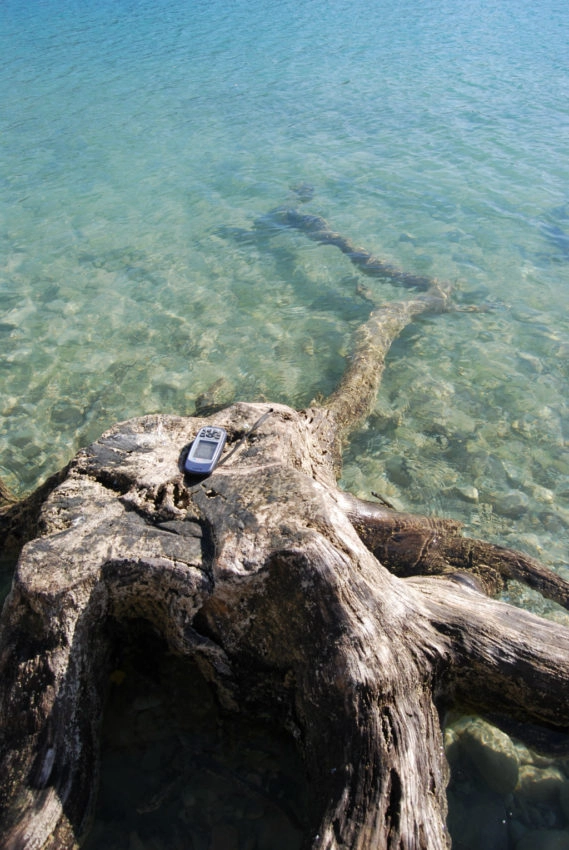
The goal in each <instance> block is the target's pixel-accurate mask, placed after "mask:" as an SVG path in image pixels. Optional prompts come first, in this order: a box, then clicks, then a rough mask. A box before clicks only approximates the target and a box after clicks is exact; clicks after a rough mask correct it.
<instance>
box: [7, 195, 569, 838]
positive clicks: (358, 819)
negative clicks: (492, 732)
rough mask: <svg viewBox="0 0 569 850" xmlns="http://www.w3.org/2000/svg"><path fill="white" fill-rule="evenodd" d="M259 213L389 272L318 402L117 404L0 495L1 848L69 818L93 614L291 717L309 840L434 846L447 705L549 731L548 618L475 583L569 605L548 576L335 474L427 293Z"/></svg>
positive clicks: (98, 624) (554, 654) (104, 635)
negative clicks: (95, 430)
mask: <svg viewBox="0 0 569 850" xmlns="http://www.w3.org/2000/svg"><path fill="white" fill-rule="evenodd" d="M276 217H277V219H278V220H279V221H280V222H281V223H284V225H285V226H293V227H299V228H300V229H301V230H303V231H304V232H306V233H307V235H308V236H309V237H310V238H312V239H316V240H317V241H321V242H324V243H327V244H333V245H336V247H339V248H340V249H341V250H342V251H343V252H344V253H346V254H347V255H348V256H349V257H350V259H352V260H353V261H354V262H355V263H356V264H357V265H360V266H365V267H366V270H367V271H368V273H370V272H371V271H372V267H375V269H376V271H377V273H378V274H380V275H381V276H383V277H388V278H390V279H391V280H393V281H395V282H396V283H402V284H403V285H405V286H407V285H409V286H410V287H411V288H413V291H412V292H411V295H410V297H409V298H408V299H407V300H403V301H392V302H389V303H387V304H385V305H383V306H381V307H378V308H376V309H374V310H373V311H372V313H371V316H370V318H369V321H368V322H367V323H365V324H364V325H363V326H362V327H361V329H360V331H359V333H358V338H357V341H356V344H355V349H354V354H353V356H352V359H351V361H350V363H349V365H348V367H347V369H346V372H345V374H344V376H343V378H342V380H341V382H340V384H339V386H338V388H337V389H336V391H335V392H334V393H333V394H332V395H331V396H330V397H329V398H328V399H326V400H324V401H323V402H322V403H320V404H318V405H314V406H311V407H310V408H309V409H306V410H300V411H297V410H293V409H291V408H289V407H286V406H284V405H280V404H279V405H276V404H275V405H268V404H246V403H236V404H233V405H232V406H230V407H227V408H225V409H223V410H221V411H218V412H217V413H216V414H213V415H210V416H209V417H207V416H203V415H202V416H200V415H197V416H194V417H179V416H165V415H153V416H145V417H142V418H139V419H134V420H131V421H129V422H126V423H123V424H120V425H117V426H115V427H113V428H112V429H111V430H109V431H108V432H106V433H105V434H104V435H103V436H102V437H101V438H100V439H99V440H98V441H97V442H95V443H94V444H93V445H91V446H90V447H88V448H87V449H85V450H83V451H81V452H80V453H79V454H78V455H77V456H76V457H75V459H74V460H73V461H72V462H71V464H70V465H69V467H68V468H67V469H66V470H64V471H63V472H62V473H60V474H59V475H58V476H56V477H55V478H54V479H52V480H51V481H50V482H48V483H47V484H46V485H45V486H44V488H43V489H42V490H41V491H38V492H37V493H35V494H33V495H32V496H30V497H29V498H28V499H25V500H23V501H19V502H17V501H15V500H10V497H9V494H8V493H6V492H4V493H3V498H4V502H5V506H4V508H3V509H2V511H1V512H0V522H1V525H2V532H3V535H4V541H5V545H6V546H7V547H9V546H12V547H14V548H15V549H17V548H18V547H20V546H22V544H24V543H25V545H23V548H22V551H21V554H20V557H19V561H18V564H17V568H16V572H15V577H14V582H13V587H12V590H11V593H10V595H9V597H8V599H7V601H6V604H5V606H4V609H3V613H2V620H1V633H0V710H1V717H2V738H1V744H0V846H1V847H2V848H5V850H48V848H53V850H55V848H58V849H59V848H62V849H63V848H65V850H68V848H75V847H77V846H79V844H80V842H81V840H82V837H83V836H84V834H85V831H86V830H87V829H88V826H89V818H90V816H91V814H92V811H93V804H94V798H95V794H96V787H97V782H96V778H97V763H98V740H99V728H100V718H101V714H102V711H103V707H104V702H105V694H106V688H107V683H108V679H109V673H110V669H111V658H112V655H113V645H112V643H113V635H114V634H116V630H115V629H113V628H112V624H113V623H116V622H117V621H120V622H121V623H123V624H127V623H128V622H129V620H135V619H137V620H139V619H140V618H143V619H145V620H147V621H148V622H150V623H151V624H152V625H153V627H154V628H155V629H156V630H157V631H158V633H159V634H160V635H161V636H162V637H163V638H164V639H165V640H166V641H167V644H168V646H169V649H170V651H171V652H173V653H176V654H178V655H180V656H183V657H187V658H189V659H191V660H192V662H193V663H194V664H197V665H198V667H199V669H200V670H201V672H202V674H203V675H204V676H205V678H206V679H207V680H208V681H209V682H210V684H211V686H212V688H213V689H214V692H215V694H216V696H217V699H218V700H219V703H220V705H221V706H222V707H223V709H224V710H225V711H228V712H234V711H247V712H251V713H253V714H255V713H257V714H258V715H266V714H267V713H270V714H271V715H272V717H273V718H274V719H275V720H276V721H277V722H278V723H279V724H281V725H282V727H283V728H284V729H286V730H288V732H290V733H291V735H293V736H294V739H295V740H296V742H297V745H298V747H299V750H300V752H301V754H302V757H303V759H304V763H305V766H306V771H307V774H308V776H309V777H310V782H311V785H312V787H313V788H314V806H313V817H312V821H313V822H312V828H311V829H310V830H308V833H307V835H306V841H305V846H306V847H307V848H308V847H310V848H312V850H324V849H326V850H333V848H337V850H339V849H340V848H344V850H348V848H349V850H372V848H373V849H374V850H383V848H390V850H395V848H397V850H419V848H422V849H423V850H439V849H440V848H446V847H449V846H450V838H449V834H448V830H447V827H446V821H445V817H446V794H445V789H446V785H447V781H448V767H447V762H446V759H445V754H444V749H443V738H442V728H441V727H442V722H443V719H444V715H445V712H446V711H447V710H448V709H449V708H452V707H457V706H458V707H463V708H468V709H469V710H472V711H480V712H493V713H495V714H502V715H508V716H510V717H512V718H514V719H516V720H521V721H527V722H531V723H536V724H542V725H543V726H545V727H549V728H552V729H556V730H560V731H563V730H567V727H568V725H569V630H568V629H566V628H564V627H562V626H560V625H558V624H554V623H552V622H550V621H547V620H544V619H541V618H539V617H537V616H535V615H533V614H531V613H528V612H526V611H524V610H520V609H517V608H514V607H511V606H509V605H507V604H505V603H504V602H501V601H498V600H496V599H494V598H491V597H492V595H493V594H495V592H496V590H497V589H499V588H500V587H501V586H502V585H503V584H504V582H507V581H508V580H509V579H511V578H516V579H518V580H522V581H526V582H528V583H529V584H531V585H532V586H534V587H536V588H538V589H539V590H541V592H542V593H544V594H545V595H547V596H549V597H551V598H553V599H555V600H557V601H558V602H560V603H561V604H562V605H565V607H569V585H567V584H566V583H565V582H564V581H562V580H561V579H560V578H558V577H557V576H556V575H555V574H554V573H553V572H551V571H549V570H547V569H546V568H545V567H543V566H542V565H540V564H539V563H538V562H536V561H535V560H533V559H531V558H529V557H526V556H524V555H522V554H520V553H516V552H512V551H509V550H506V549H502V548H500V547H497V546H493V545H491V544H488V543H485V542H482V541H477V540H471V539H467V538H464V537H463V536H462V535H461V532H460V525H459V524H458V523H456V522H453V521H451V520H446V519H433V518H427V517H421V516H415V515H410V514H404V513H401V512H398V511H395V510H393V509H391V508H390V507H387V506H384V505H378V504H375V503H371V502H362V501H360V500H358V499H356V498H354V497H353V496H350V495H349V494H347V493H345V492H342V491H341V490H340V489H338V487H337V483H336V482H337V478H338V475H339V472H340V467H341V453H342V446H343V444H344V442H345V440H346V439H347V438H348V436H349V434H350V431H351V430H352V429H354V428H355V427H356V426H357V425H358V424H359V423H361V422H362V420H363V419H364V418H365V416H366V415H367V413H368V411H369V409H370V407H371V405H372V404H373V402H374V399H375V397H376V393H377V390H378V387H379V383H380V379H381V374H382V370H383V366H384V362H385V357H386V354H387V352H388V350H389V347H390V345H391V343H392V341H393V340H394V339H395V338H396V337H397V335H398V334H399V333H400V331H401V330H402V329H403V328H404V327H405V326H406V325H407V324H408V323H409V322H412V321H414V320H415V319H416V318H417V317H418V316H420V315H421V314H422V313H425V312H427V311H435V312H443V311H445V310H446V309H447V307H448V303H449V292H448V290H447V289H446V287H444V286H442V285H440V284H438V283H437V282H436V281H432V280H431V281H429V282H428V285H427V282H426V281H425V279H415V280H413V279H412V276H411V275H405V274H404V273H403V272H399V271H398V270H396V269H393V267H391V266H389V265H388V264H385V263H382V262H381V261H377V260H375V259H374V258H373V257H371V255H370V254H369V253H367V252H364V251H363V249H357V248H354V246H352V244H351V243H350V242H349V241H348V240H346V239H343V238H341V237H339V236H338V235H337V234H334V233H333V231H331V230H330V228H329V227H328V226H327V224H326V222H324V220H323V219H317V218H314V217H310V216H305V217H304V218H303V216H302V214H301V213H299V212H298V211H297V210H292V211H288V212H287V211H286V210H284V211H283V210H280V211H277V214H276ZM421 290H422V291H421ZM418 292H419V294H417V293H418ZM268 412H270V415H269V416H268V417H266V418H265V419H264V421H263V422H262V424H261V425H259V427H258V428H257V429H256V430H255V431H254V433H252V434H250V435H249V436H248V437H247V438H246V439H245V440H243V442H242V443H241V445H240V446H239V448H238V449H237V451H236V452H235V453H234V454H233V455H232V457H231V458H229V459H228V461H227V463H223V464H222V465H220V466H218V468H217V469H216V470H215V471H214V472H213V473H212V474H211V475H210V476H209V477H208V478H206V479H204V480H193V479H190V478H188V477H187V476H185V475H184V473H183V461H184V458H185V453H186V452H187V450H188V446H189V444H190V443H191V441H192V439H193V437H194V436H195V434H196V432H197V430H198V429H199V428H200V427H201V426H202V425H204V424H205V423H207V422H215V423H218V424H220V425H222V426H224V427H225V428H226V429H227V431H228V444H227V448H226V454H228V453H229V451H231V449H232V447H234V446H236V445H237V443H238V442H239V441H240V440H242V438H243V437H244V436H245V435H247V433H248V431H249V430H250V429H251V426H252V425H253V423H254V422H255V421H256V420H258V419H259V417H261V416H262V415H263V414H265V413H268ZM26 540H27V542H25V541H26Z"/></svg>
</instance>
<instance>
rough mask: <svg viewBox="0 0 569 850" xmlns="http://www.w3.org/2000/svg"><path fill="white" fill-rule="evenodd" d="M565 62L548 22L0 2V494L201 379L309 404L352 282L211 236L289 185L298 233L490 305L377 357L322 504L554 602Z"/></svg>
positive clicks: (281, 236)
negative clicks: (300, 190) (510, 551)
mask: <svg viewBox="0 0 569 850" xmlns="http://www.w3.org/2000/svg"><path fill="white" fill-rule="evenodd" d="M568 45H569V7H568V6H567V4H566V3H565V2H564V0H563V1H562V0H544V2H541V3H539V4H537V3H534V2H529V0H503V2H501V3H500V4H496V3H493V2H490V0H472V2H467V0H458V2H453V3H451V2H444V0H442V2H436V3H435V2H432V0H431V2H429V0H427V2H424V0H423V1H422V2H418V0H401V2H399V3H397V4H394V3H388V2H386V0H377V2H373V3H372V2H370V0H355V2H350V3H348V2H341V0H326V2H324V0H311V2H309V3H299V2H292V0H285V1H284V2H279V3H274V2H264V3H255V2H249V3H246V2H239V0H237V1H236V2H233V3H227V2H221V0H213V2H208V3H205V2H195V3H190V2H181V0H173V2H169V3H167V4H166V3H163V2H161V0H156V2H152V3H150V2H137V3H133V2H112V3H111V2H103V0H93V2H91V3H90V4H88V5H87V4H79V3H74V2H71V0H69V2H66V0H51V2H50V0H46V2H41V3H40V2H30V3H27V4H22V3H19V2H16V0H4V2H3V4H2V7H1V9H0V91H1V92H2V97H1V104H2V118H1V120H2V136H1V147H0V187H1V188H0V223H1V224H0V244H1V253H0V311H1V315H0V340H1V347H0V411H1V415H2V419H1V422H0V477H2V478H4V479H5V480H6V481H7V482H8V483H9V484H11V485H12V486H14V487H16V488H19V489H20V490H21V491H26V490H28V489H31V488H32V487H34V486H35V485H36V484H37V483H38V482H39V481H41V480H42V479H43V478H44V477H45V476H46V475H47V474H49V473H51V472H53V471H55V470H56V469H58V468H59V467H60V466H61V465H62V464H64V463H65V462H66V461H67V460H68V459H69V458H70V457H71V456H72V455H73V454H74V452H75V451H76V450H77V449H78V448H79V447H80V446H81V445H84V444H86V443H88V442H89V441H91V440H92V439H95V438H96V437H97V436H98V435H99V433H100V432H101V431H102V430H103V429H104V428H106V427H107V426H109V425H110V424H112V423H113V422H115V421H116V420H118V419H123V418H127V417H130V416H135V415H138V414H143V413H149V412H153V411H164V412H177V413H191V412H192V411H193V409H194V400H195V398H196V396H197V395H198V394H199V393H201V392H204V391H205V390H207V388H208V387H209V386H210V385H211V384H213V383H214V382H215V381H217V380H218V379H219V378H220V377H224V378H225V379H226V380H227V382H228V385H229V386H230V392H231V393H232V394H234V397H235V398H242V399H249V400H255V399H259V398H268V399H272V400H278V401H283V402H286V403H289V404H291V405H293V406H302V405H305V404H307V403H309V402H310V401H311V399H312V398H313V397H314V396H315V395H316V394H318V393H319V392H322V393H326V392H328V391H329V390H330V389H331V388H332V387H333V386H334V385H335V382H336V381H337V379H338V377H339V375H340V374H341V371H342V369H343V366H344V363H345V357H346V355H347V354H348V353H349V350H350V344H351V340H352V338H353V332H354V329H355V327H356V326H357V325H358V323H359V322H361V321H363V320H364V319H365V317H366V314H367V307H366V304H365V303H364V302H363V301H361V300H360V299H358V297H357V295H356V294H355V288H356V283H357V282H358V275H357V273H356V271H355V269H354V267H353V266H351V265H350V263H349V261H348V260H347V259H346V258H345V257H344V256H342V255H341V254H339V252H336V251H335V250H334V249H332V248H330V247H324V246H320V245H317V244H315V243H312V242H309V241H308V240H306V239H305V238H304V237H303V236H302V234H299V233H295V232H286V231H285V232H280V233H276V234H275V233H274V232H271V231H269V230H267V229H266V228H265V229H263V228H262V227H261V228H259V227H258V228H257V230H256V236H255V238H254V239H244V238H240V237H239V233H240V231H241V230H251V229H252V228H254V227H255V222H258V221H259V219H262V217H263V216H264V215H266V213H267V212H268V211H269V210H271V209H272V208H274V207H275V206H278V205H280V204H282V203H284V202H286V200H287V198H290V186H291V184H295V183H297V182H298V181H306V182H308V183H310V184H312V185H313V186H314V187H315V195H314V199H313V200H312V201H311V202H310V203H308V204H306V205H305V209H306V211H307V212H313V213H315V214H318V215H323V216H325V217H326V219H327V220H328V221H329V222H330V225H331V226H332V227H333V228H334V229H335V230H338V231H340V232H341V233H343V234H344V235H346V236H348V237H350V238H351V239H352V240H354V241H355V242H356V243H358V244H361V245H363V246H365V247H366V248H367V249H368V250H370V251H372V252H373V253H374V254H378V255H380V256H382V257H385V259H386V260H388V261H389V262H392V263H394V264H396V265H398V266H400V267H402V268H404V269H406V270H408V271H413V272H418V273H421V274H429V275H433V276H436V277H438V278H442V279H447V280H450V281H453V282H454V284H455V292H456V300H457V302H458V303H460V304H461V305H462V306H463V307H465V308H466V307H468V306H471V305H477V306H480V305H485V306H486V307H489V308H490V309H489V310H488V311H487V312H468V311H466V310H465V311H462V312H456V313H451V314H448V315H445V316H437V317H433V318H428V319H424V320H423V321H421V322H420V323H419V324H417V325H415V326H413V328H411V329H408V330H407V331H406V332H405V333H404V334H403V336H402V337H401V339H400V340H399V341H398V342H397V343H396V344H395V345H394V347H393V350H392V356H391V358H390V366H389V369H388V370H387V372H386V375H385V379H384V384H383V389H382V393H381V397H380V399H379V400H378V404H377V407H376V411H375V412H374V415H373V416H372V417H371V419H370V421H369V423H368V425H367V426H366V428H364V429H362V431H361V432H359V433H358V434H356V435H354V439H353V441H352V445H351V447H350V448H349V450H348V451H347V453H346V463H345V470H344V478H343V484H344V486H346V487H348V488H350V489H352V490H353V491H354V492H357V493H359V494H361V495H367V494H369V491H370V490H371V489H374V490H379V491H381V492H382V493H383V495H385V496H386V497H388V498H389V499H390V500H392V501H394V502H395V503H396V504H397V505H399V506H401V507H404V508H407V509H411V510H418V511H422V512H438V513H442V514H446V515H452V516H455V517H458V518H459V519H462V520H463V521H464V522H465V524H466V527H467V530H468V531H469V532H470V533H473V534H477V535H479V536H485V537H488V538H491V539H493V540H497V541H499V542H504V543H506V544H508V545H511V546H515V547H517V548H524V549H526V550H527V551H530V552H531V553H532V554H536V555H538V556H539V557H541V558H542V559H543V560H544V561H545V562H546V563H548V564H549V565H550V566H552V567H553V568H555V569H557V570H559V571H560V572H561V573H563V574H567V575H569V570H568V564H569V535H568V520H569V443H568V440H569V434H568V424H567V399H568V398H569V392H568V389H569V387H568V384H569V366H568V362H569V318H568V310H567V307H568V304H569V190H568V186H569V180H568V177H569V105H568V104H569V71H568V68H569V48H568ZM365 282H366V283H367V284H368V286H370V287H372V289H373V290H374V292H375V293H376V295H377V297H378V299H382V298H386V299H387V298H399V297H403V296H404V295H405V293H401V292H398V291H397V290H396V289H395V288H394V287H392V286H391V285H389V284H383V283H381V282H380V281H371V282H370V280H369V279H368V280H367V281H365ZM512 596H513V597H514V598H515V600H516V601H517V602H521V603H522V604H525V605H530V606H533V607H535V608H537V610H540V611H541V612H542V613H545V614H546V615H547V616H551V617H556V618H562V617H563V616H564V615H562V614H561V613H560V612H559V611H558V610H556V609H555V606H552V605H549V604H544V603H543V602H542V601H541V600H540V599H539V598H538V597H534V596H530V595H528V594H526V593H522V592H521V591H519V592H518V591H517V590H515V589H514V590H513V591H512Z"/></svg>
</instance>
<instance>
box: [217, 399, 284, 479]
mask: <svg viewBox="0 0 569 850" xmlns="http://www.w3.org/2000/svg"><path fill="white" fill-rule="evenodd" d="M271 413H273V408H272V407H270V408H269V409H268V410H267V412H266V413H263V415H262V416H260V417H259V418H258V419H257V421H256V422H254V423H253V425H251V427H250V428H249V430H248V431H247V433H246V434H243V436H242V437H241V439H240V440H238V441H237V442H236V443H235V445H234V446H233V448H232V449H231V451H230V452H229V454H228V455H225V457H224V458H222V459H221V460H220V461H219V463H218V464H217V466H218V467H220V466H221V465H222V464H223V463H225V462H226V461H228V460H229V458H230V457H231V455H234V454H235V452H236V451H237V449H238V448H240V447H241V446H242V445H243V443H244V442H245V440H247V439H248V438H249V437H250V436H251V434H252V433H253V431H256V430H257V428H259V427H260V426H261V425H262V424H263V422H264V421H265V419H268V418H269V416H270V415H271Z"/></svg>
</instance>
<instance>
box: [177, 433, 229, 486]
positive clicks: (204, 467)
mask: <svg viewBox="0 0 569 850" xmlns="http://www.w3.org/2000/svg"><path fill="white" fill-rule="evenodd" d="M226 437H227V431H226V430H225V428H220V427H219V426H217V425H216V426H214V427H210V426H208V427H206V428H200V430H199V431H198V433H197V436H196V438H195V440H194V442H193V443H192V445H191V447H190V451H189V452H188V456H187V458H186V462H185V464H184V469H185V471H186V472H189V473H190V475H209V473H210V472H212V471H213V470H214V469H215V467H216V466H217V463H218V461H219V458H220V456H221V452H222V451H223V447H224V445H225V439H226Z"/></svg>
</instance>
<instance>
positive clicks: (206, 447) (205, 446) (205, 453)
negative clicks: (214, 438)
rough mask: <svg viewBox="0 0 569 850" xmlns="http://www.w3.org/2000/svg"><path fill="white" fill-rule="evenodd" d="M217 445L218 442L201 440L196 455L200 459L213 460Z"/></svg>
mask: <svg viewBox="0 0 569 850" xmlns="http://www.w3.org/2000/svg"><path fill="white" fill-rule="evenodd" d="M217 446H218V443H212V442H211V440H200V441H199V442H198V447H197V449H196V452H195V455H194V457H196V458H199V460H211V459H212V457H213V455H214V453H215V450H216V448H217Z"/></svg>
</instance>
